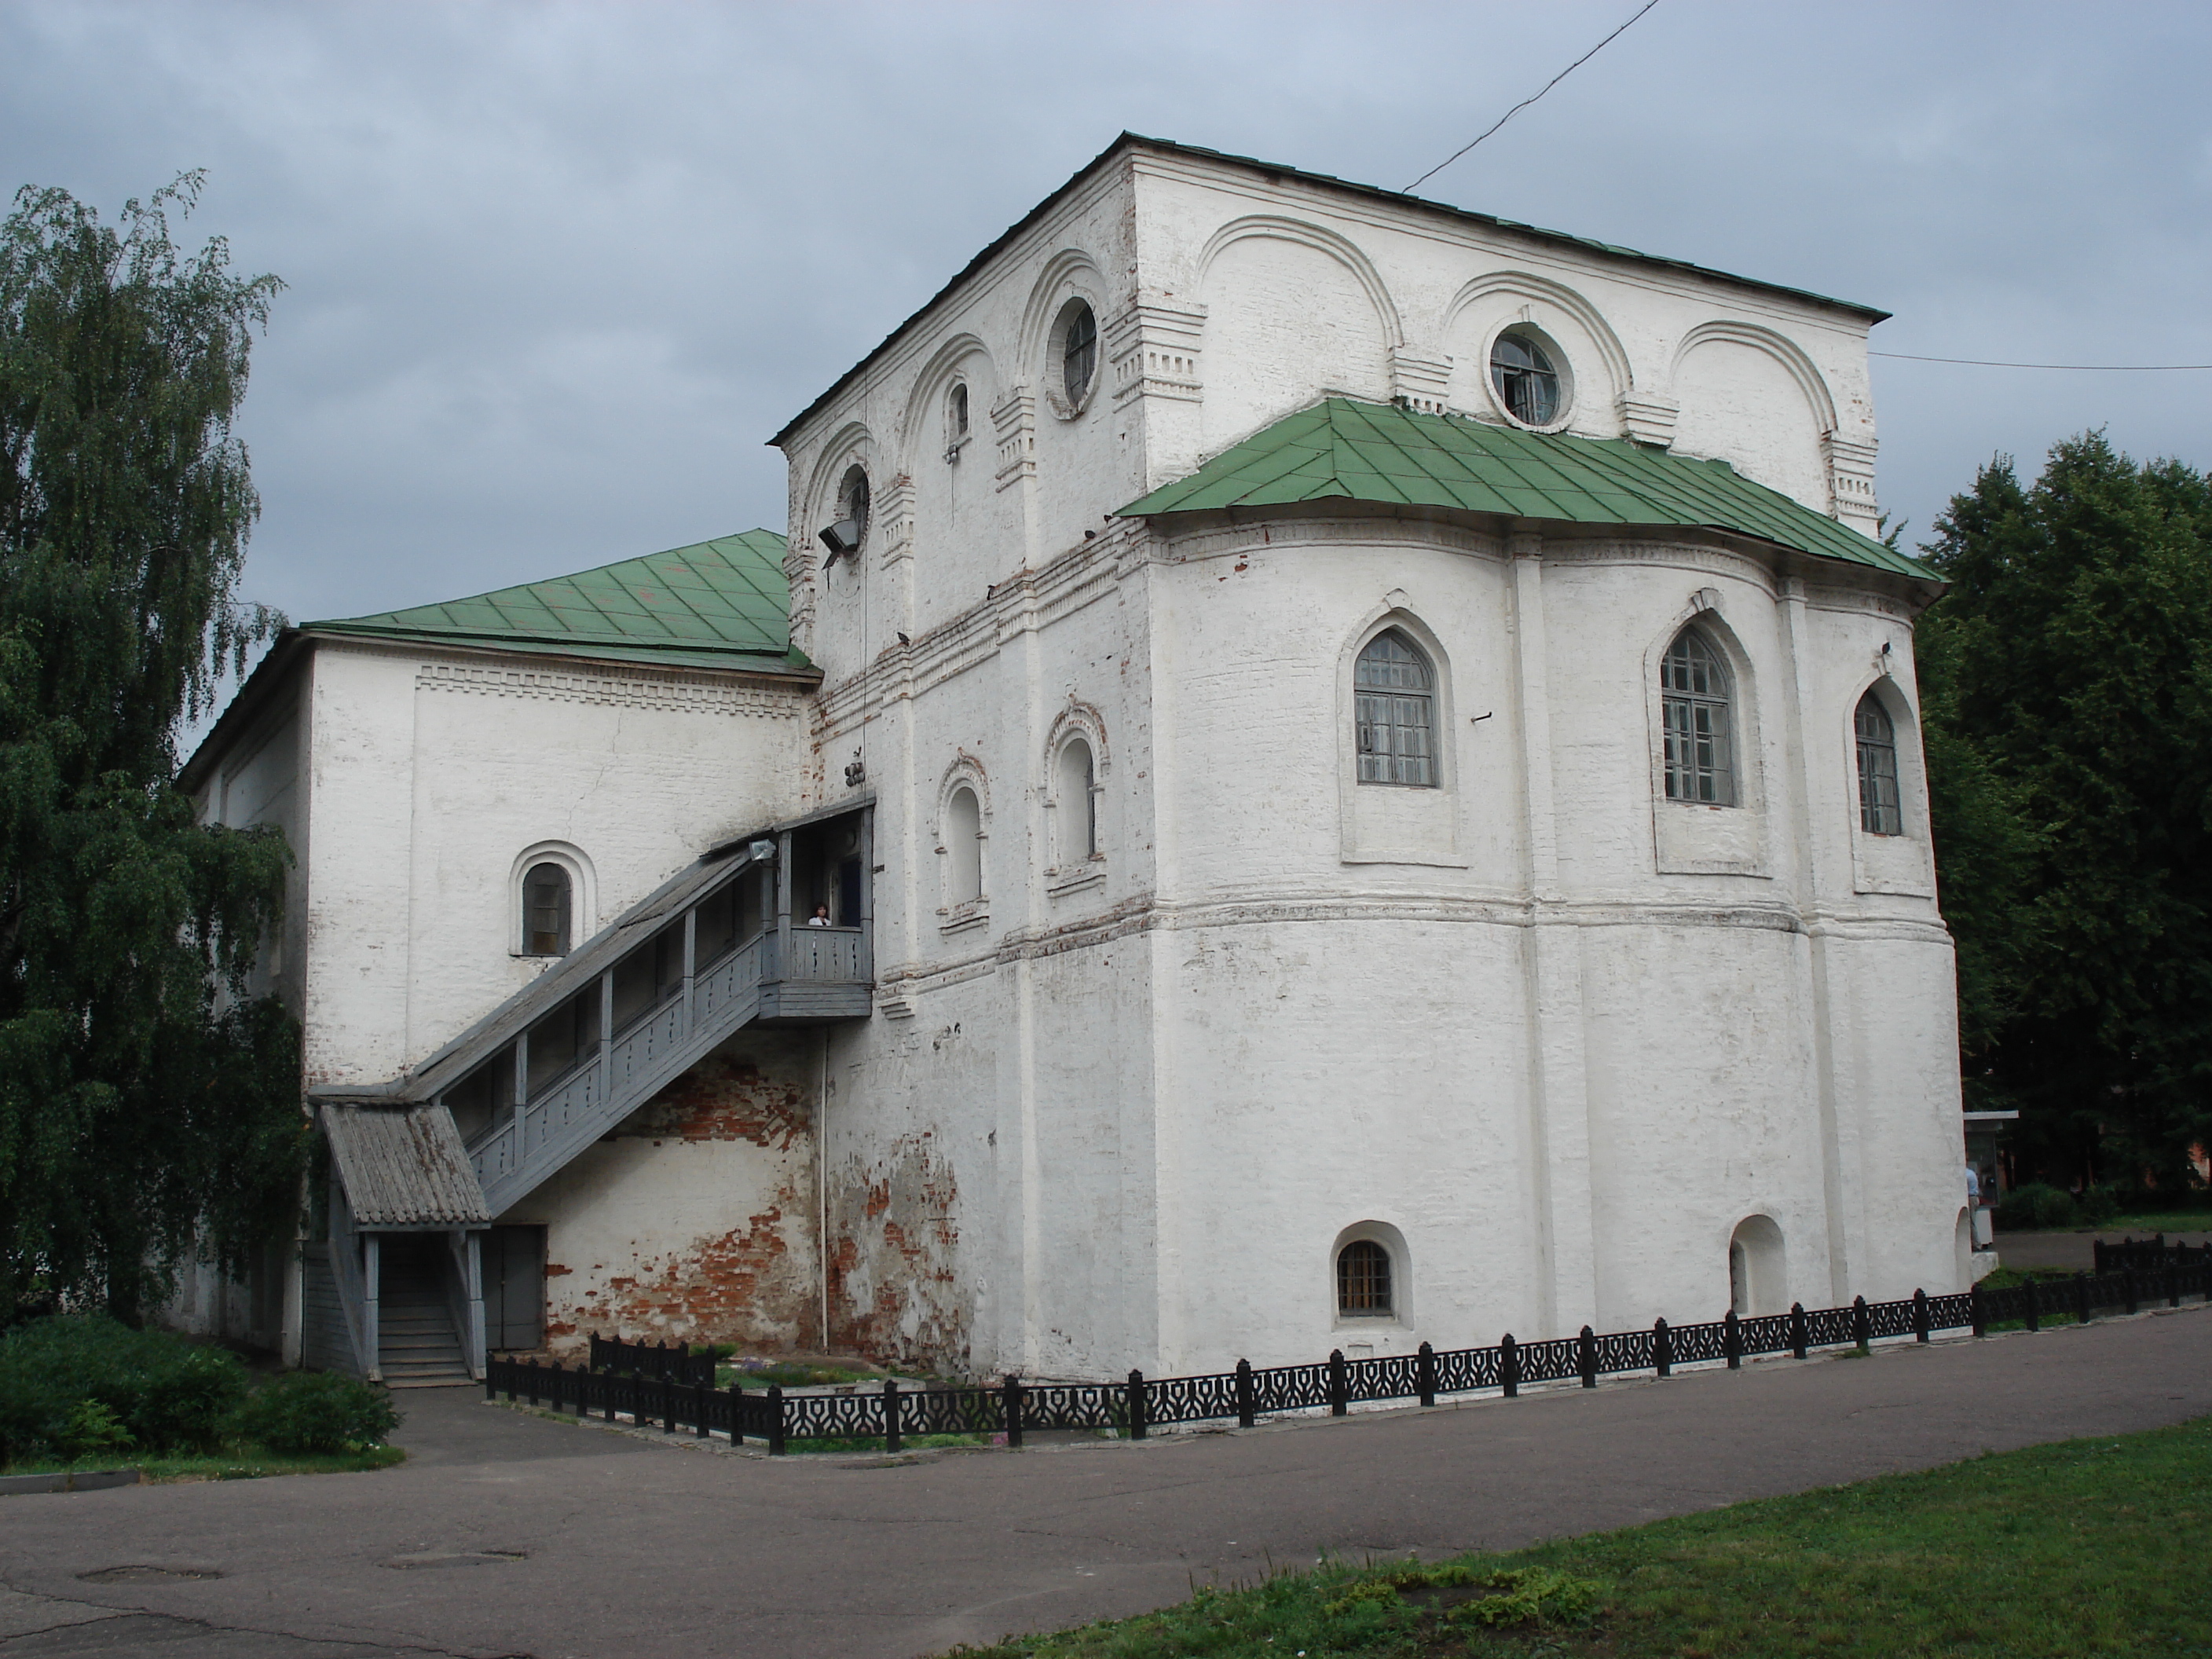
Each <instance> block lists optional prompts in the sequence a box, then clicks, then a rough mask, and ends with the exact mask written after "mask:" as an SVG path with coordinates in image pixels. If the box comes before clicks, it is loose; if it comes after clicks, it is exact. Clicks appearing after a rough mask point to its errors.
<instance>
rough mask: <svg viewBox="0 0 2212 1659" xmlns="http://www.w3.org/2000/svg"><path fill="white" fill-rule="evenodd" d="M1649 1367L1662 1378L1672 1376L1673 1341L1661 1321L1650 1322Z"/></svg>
mask: <svg viewBox="0 0 2212 1659" xmlns="http://www.w3.org/2000/svg"><path fill="white" fill-rule="evenodd" d="M1651 1365H1652V1369H1653V1370H1656V1371H1657V1372H1658V1373H1659V1375H1660V1376H1662V1377H1668V1376H1674V1337H1673V1336H1672V1335H1670V1334H1668V1329H1667V1322H1666V1321H1665V1320H1663V1319H1655V1320H1653V1321H1652V1322H1651Z"/></svg>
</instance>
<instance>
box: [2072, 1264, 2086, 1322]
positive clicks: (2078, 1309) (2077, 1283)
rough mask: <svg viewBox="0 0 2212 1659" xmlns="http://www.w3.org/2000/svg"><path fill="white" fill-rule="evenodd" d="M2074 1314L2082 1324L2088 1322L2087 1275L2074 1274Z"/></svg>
mask: <svg viewBox="0 0 2212 1659" xmlns="http://www.w3.org/2000/svg"><path fill="white" fill-rule="evenodd" d="M2074 1316H2075V1318H2076V1319H2078V1320H2080V1321H2081V1322H2082V1323H2083V1324H2084V1325H2086V1324H2087V1323H2088V1322H2089V1275H2088V1274H2087V1273H2075V1275H2074Z"/></svg>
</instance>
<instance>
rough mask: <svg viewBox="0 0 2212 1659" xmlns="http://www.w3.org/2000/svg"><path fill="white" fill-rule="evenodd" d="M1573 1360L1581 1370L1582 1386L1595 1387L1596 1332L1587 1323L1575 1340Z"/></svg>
mask: <svg viewBox="0 0 2212 1659" xmlns="http://www.w3.org/2000/svg"><path fill="white" fill-rule="evenodd" d="M1575 1362H1576V1364H1577V1365H1578V1366H1579V1367H1580V1368H1581V1370H1582V1374H1583V1387H1584V1388H1586V1389H1594V1388H1595V1387H1597V1333H1596V1332H1595V1331H1593V1330H1592V1329H1590V1328H1589V1326H1587V1325H1585V1326H1583V1334H1582V1335H1581V1336H1580V1337H1579V1338H1577V1340H1576V1344H1575Z"/></svg>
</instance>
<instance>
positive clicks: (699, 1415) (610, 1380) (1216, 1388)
mask: <svg viewBox="0 0 2212 1659" xmlns="http://www.w3.org/2000/svg"><path fill="white" fill-rule="evenodd" d="M2185 1296H2194V1297H2203V1299H2204V1300H2205V1301H2207V1302H2212V1261H2205V1260H2203V1259H2202V1258H2201V1257H2200V1258H2199V1259H2197V1260H2195V1261H2191V1262H2190V1263H2188V1264H2187V1265H2185V1266H2167V1267H2152V1268H2147V1269H2142V1270H2136V1269H2134V1268H2126V1267H2124V1268H2121V1269H2119V1270H2118V1271H2117V1272H2112V1273H2081V1274H2078V1275H2076V1276H2075V1277H2074V1278H2072V1279H2045V1280H2043V1281H2041V1282H2040V1283H2038V1282H2036V1281H2034V1280H2029V1281H2027V1282H2026V1283H2024V1284H2021V1285H2010V1286H2008V1287H2007V1288H2005V1289H2003V1290H1998V1291H1985V1290H1984V1289H1983V1288H1982V1287H1981V1286H1980V1285H1975V1286H1974V1287H1973V1289H1972V1290H1971V1291H1960V1292H1958V1293H1956V1294H1953V1295H1946V1296H1929V1295H1928V1294H1927V1293H1926V1292H1924V1291H1914V1292H1913V1293H1912V1295H1911V1297H1910V1298H1909V1299H1907V1300H1905V1301H1901V1302H1869V1301H1868V1300H1867V1299H1866V1298H1865V1297H1858V1298H1857V1300H1855V1301H1854V1302H1853V1303H1852V1304H1851V1305H1850V1306H1849V1307H1848V1308H1816V1309H1810V1310H1808V1309H1807V1308H1806V1307H1804V1306H1803V1305H1802V1304H1799V1305H1797V1306H1795V1307H1793V1308H1791V1309H1790V1311H1789V1312H1788V1313H1785V1314H1763V1315H1759V1316H1755V1317H1753V1318H1749V1319H1739V1318H1738V1317H1737V1316H1735V1314H1734V1313H1730V1314H1729V1316H1727V1317H1726V1318H1724V1319H1717V1320H1714V1321H1711V1322H1709V1323H1705V1324H1701V1325H1669V1324H1668V1322H1666V1321H1665V1320H1663V1319H1662V1320H1660V1321H1658V1322H1656V1323H1655V1324H1654V1325H1653V1326H1652V1327H1651V1328H1650V1329H1649V1330H1637V1331H1616V1332H1613V1333H1612V1334H1608V1335H1604V1336H1600V1335H1598V1334H1596V1333H1595V1332H1593V1331H1592V1330H1591V1329H1590V1328H1589V1326H1587V1325H1585V1326H1583V1328H1582V1333H1581V1334H1580V1335H1578V1336H1571V1337H1560V1338H1556V1339H1553V1340H1549V1341H1543V1342H1516V1341H1515V1340H1513V1338H1512V1337H1511V1336H1510V1334H1509V1335H1507V1336H1506V1337H1504V1339H1503V1340H1500V1341H1499V1342H1498V1346H1496V1347H1494V1348H1454V1349H1448V1350H1446V1351H1445V1352H1441V1353H1439V1352H1437V1351H1436V1350H1434V1349H1432V1348H1431V1347H1430V1346H1429V1345H1428V1344H1427V1343H1425V1342H1424V1343H1422V1344H1421V1346H1420V1347H1419V1350H1418V1351H1416V1352H1413V1353H1410V1354H1392V1355H1388V1356H1385V1357H1383V1358H1372V1359H1347V1358H1345V1356H1344V1354H1343V1352H1342V1351H1341V1350H1340V1351H1338V1352H1334V1353H1332V1354H1330V1355H1329V1357H1328V1358H1327V1359H1326V1360H1323V1361H1322V1362H1321V1363H1320V1364H1312V1365H1273V1366H1267V1367H1261V1368H1255V1367H1254V1366H1253V1365H1251V1364H1248V1363H1247V1362H1245V1361H1243V1360H1241V1359H1240V1360H1238V1361H1237V1369H1236V1370H1233V1371H1219V1372H1216V1373H1214V1374H1213V1375H1212V1376H1162V1377H1147V1376H1145V1375H1144V1374H1143V1373H1142V1372H1141V1371H1131V1372H1130V1373H1129V1376H1128V1379H1127V1381H1126V1382H1123V1383H1024V1382H1023V1381H1022V1380H1021V1379H1020V1378H1018V1377H1014V1376H1009V1377H1007V1378H1006V1379H1005V1381H1003V1382H1002V1383H998V1384H996V1385H994V1386H992V1385H987V1386H983V1387H979V1388H945V1389H939V1388H919V1389H917V1388H914V1387H911V1386H908V1387H906V1388H902V1387H901V1386H900V1385H899V1383H897V1382H896V1380H886V1381H885V1382H884V1384H883V1386H882V1388H881V1389H868V1390H866V1391H865V1392H863V1391H861V1390H860V1389H857V1388H856V1389H852V1390H850V1391H843V1392H837V1393H829V1394H792V1395H787V1394H786V1393H784V1391H783V1390H782V1389H780V1388H770V1389H763V1390H755V1391H750V1392H749V1391H747V1390H744V1389H716V1388H715V1387H714V1370H713V1367H714V1362H713V1361H712V1360H711V1359H707V1360H703V1361H699V1362H696V1363H694V1362H693V1360H692V1358H691V1357H690V1356H683V1355H682V1354H681V1351H680V1350H676V1349H670V1348H654V1347H652V1346H647V1345H642V1344H635V1343H624V1342H616V1341H611V1340H606V1339H604V1338H600V1337H597V1336H594V1337H593V1338H592V1362H593V1363H592V1365H591V1366H589V1367H586V1366H583V1365H578V1366H575V1367H574V1368H567V1367H563V1366H560V1365H541V1364H538V1362H537V1361H535V1360H527V1361H525V1360H514V1359H500V1358H495V1359H493V1360H491V1361H490V1362H489V1364H487V1366H486V1368H485V1372H484V1396H485V1398H486V1399H496V1398H497V1397H498V1396H499V1395H501V1394H504V1395H507V1398H508V1399H509V1400H527V1401H529V1402H530V1403H531V1404H532V1405H533V1406H550V1407H555V1408H556V1409H559V1410H564V1411H573V1412H574V1413H576V1414H577V1415H578V1416H604V1417H605V1419H606V1420H607V1421H608V1422H610V1423H612V1422H617V1421H619V1420H621V1419H624V1418H627V1419H629V1420H630V1421H631V1422H633V1423H635V1424H636V1425H639V1426H640V1427H644V1426H647V1425H652V1424H658V1425H659V1426H660V1427H661V1428H662V1429H663V1430H664V1431H665V1432H667V1433H670V1434H675V1433H678V1432H679V1431H690V1433H692V1434H694V1435H696V1436H697V1437H699V1438H701V1439H704V1438H706V1437H708V1436H709V1435H715V1434H720V1435H726V1436H728V1437H730V1439H731V1440H732V1442H735V1443H739V1444H742V1443H744V1442H745V1441H747V1440H756V1441H759V1442H761V1443H764V1444H765V1445H766V1446H767V1447H768V1449H769V1451H770V1452H772V1453H781V1452H782V1451H784V1450H785V1449H787V1446H788V1445H789V1443H791V1442H792V1441H794V1440H830V1441H835V1440H856V1441H875V1442H880V1443H882V1444H883V1446H884V1449H886V1450H889V1451H897V1450H899V1449H901V1447H902V1444H903V1443H904V1442H905V1441H906V1440H907V1439H908V1438H909V1437H914V1436H918V1435H979V1436H981V1435H989V1436H998V1435H1003V1436H1005V1437H1006V1444H1008V1445H1009V1446H1018V1445H1020V1444H1021V1443H1022V1437H1023V1435H1024V1433H1029V1432H1039V1431H1046V1430H1052V1429H1077V1430H1091V1431H1103V1430H1112V1431H1117V1432H1119V1433H1121V1434H1125V1435H1127V1436H1129V1437H1132V1438H1133V1439H1142V1438H1143V1437H1144V1436H1145V1434H1146V1431H1147V1430H1148V1429H1151V1428H1153V1427H1156V1426H1159V1425H1169V1424H1176V1423H1211V1422H1227V1421H1230V1420H1231V1419H1233V1420H1235V1421H1236V1422H1237V1423H1238V1424H1240V1425H1243V1427H1245V1428H1250V1427H1251V1426H1252V1425H1254V1424H1255V1423H1256V1422H1257V1421H1258V1420H1259V1419H1261V1418H1262V1417H1267V1416H1274V1415H1278V1414H1281V1413H1291V1412H1321V1411H1326V1412H1328V1413H1331V1414H1332V1415H1334V1416H1337V1417H1341V1416H1343V1415H1344V1414H1345V1413H1346V1412H1347V1411H1349V1410H1350V1409H1351V1408H1352V1407H1353V1406H1354V1405H1358V1404H1364V1403H1368V1402H1372V1401H1395V1400H1407V1401H1419V1402H1420V1403H1421V1404H1422V1405H1424V1406H1433V1405H1434V1404H1436V1402H1437V1400H1438V1399H1440V1398H1442V1397H1443V1396H1446V1395H1468V1394H1477V1393H1482V1392H1485V1391H1487V1390H1490V1389H1496V1390H1497V1391H1498V1392H1499V1393H1500V1394H1502V1395H1505V1396H1506V1397H1507V1398H1509V1399H1510V1398H1511V1397H1512V1396H1513V1395H1516V1394H1518V1393H1519V1392H1520V1390H1521V1389H1522V1386H1523V1385H1524V1384H1528V1383H1556V1382H1569V1381H1579V1382H1580V1383H1582V1386H1583V1387H1584V1388H1586V1389H1594V1388H1595V1387H1596V1386H1597V1381H1598V1378H1599V1377H1601V1376H1620V1375H1623V1374H1626V1373H1628V1372H1633V1371H1650V1372H1653V1373H1654V1374H1656V1375H1657V1376H1668V1374H1669V1373H1670V1372H1672V1370H1674V1367H1675V1366H1677V1365H1699V1364H1726V1365H1727V1366H1728V1367H1729V1369H1730V1370H1735V1369H1736V1368H1737V1367H1738V1366H1740V1365H1741V1364H1742V1363H1743V1361H1744V1359H1745V1358H1746V1357H1747V1356H1753V1357H1755V1356H1757V1355H1759V1354H1778V1353H1788V1354H1793V1355H1795V1356H1796V1358H1800V1359H1802V1358H1805V1357H1806V1355H1807V1354H1808V1353H1809V1352H1811V1351H1812V1350H1814V1349H1815V1348H1837V1347H1850V1346H1858V1347H1864V1346H1868V1345H1869V1344H1870V1343H1874V1342H1877V1341H1883V1340H1894V1339H1900V1338H1905V1337H1911V1338H1914V1339H1916V1340H1919V1341H1922V1342H1925V1341H1927V1340H1929V1337H1930V1336H1931V1335H1932V1334H1934V1333H1936V1332H1937V1331H1947V1330H1971V1331H1972V1332H1973V1334H1975V1335H1976V1336H1984V1335H1986V1334H1988V1333H1989V1332H1990V1330H1991V1329H1992V1328H1997V1327H2003V1326H2009V1325H2020V1326H2023V1327H2025V1328H2027V1329H2028V1330H2037V1329H2039V1328H2041V1327H2042V1325H2043V1324H2045V1322H2055V1321H2059V1320H2067V1319H2073V1320H2080V1321H2082V1322H2087V1321H2089V1320H2091V1319H2093V1318H2094V1317H2096V1316H2097V1315H2098V1314H2099V1313H2100V1312H2103V1311H2106V1310H2112V1309H2115V1308H2117V1309H2120V1310H2124V1311H2125V1312H2127V1313H2135V1312H2136V1311H2137V1310H2139V1309H2140V1308H2141V1307H2142V1304H2144V1303H2146V1302H2150V1301H2163V1302H2164V1303H2166V1305H2167V1306H2169V1307H2177V1308H2178V1307H2179V1306H2180V1305H2181V1298H2182V1297H2185ZM656 1354H657V1355H663V1356H667V1358H665V1359H662V1360H654V1359H652V1358H640V1356H653V1355H656ZM679 1356H680V1359H679V1358H678V1357H679ZM602 1362H604V1363H602ZM702 1365H703V1367H704V1369H703V1370H702V1369H701V1366H702Z"/></svg>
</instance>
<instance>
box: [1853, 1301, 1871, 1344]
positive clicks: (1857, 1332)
mask: <svg viewBox="0 0 2212 1659" xmlns="http://www.w3.org/2000/svg"><path fill="white" fill-rule="evenodd" d="M1851 1340H1852V1341H1854V1342H1856V1343H1857V1344H1858V1345H1859V1352H1861V1353H1864V1352H1867V1350H1868V1349H1869V1348H1870V1347H1872V1346H1874V1316H1872V1315H1870V1314H1869V1313H1868V1312H1867V1304H1866V1298H1865V1297H1863V1296H1855V1297H1852V1298H1851Z"/></svg>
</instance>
